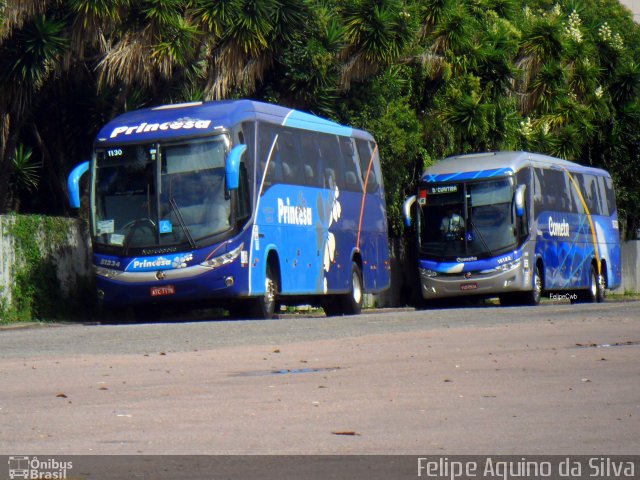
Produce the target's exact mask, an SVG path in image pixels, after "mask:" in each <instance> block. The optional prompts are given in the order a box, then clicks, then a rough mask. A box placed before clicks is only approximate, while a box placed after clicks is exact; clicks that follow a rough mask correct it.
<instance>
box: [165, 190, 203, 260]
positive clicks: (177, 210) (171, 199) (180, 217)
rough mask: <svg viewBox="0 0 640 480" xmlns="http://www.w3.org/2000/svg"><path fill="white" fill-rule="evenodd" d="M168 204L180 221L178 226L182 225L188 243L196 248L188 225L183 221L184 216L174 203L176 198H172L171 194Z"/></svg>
mask: <svg viewBox="0 0 640 480" xmlns="http://www.w3.org/2000/svg"><path fill="white" fill-rule="evenodd" d="M169 205H170V206H171V209H172V210H173V213H175V214H176V218H177V219H178V223H180V226H181V227H182V231H183V232H184V235H185V237H187V240H188V241H189V245H191V248H192V249H193V250H195V249H196V248H198V246H197V245H196V242H194V241H193V237H192V236H191V232H190V231H189V227H187V224H186V223H185V221H184V218H182V213H180V207H178V204H177V203H176V199H175V198H173V196H171V197H169Z"/></svg>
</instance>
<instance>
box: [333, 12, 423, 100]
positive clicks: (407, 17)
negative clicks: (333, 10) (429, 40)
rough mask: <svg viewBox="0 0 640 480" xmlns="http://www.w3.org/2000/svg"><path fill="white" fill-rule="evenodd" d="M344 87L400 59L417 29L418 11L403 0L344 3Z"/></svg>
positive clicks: (347, 87)
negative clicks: (416, 13) (345, 44)
mask: <svg viewBox="0 0 640 480" xmlns="http://www.w3.org/2000/svg"><path fill="white" fill-rule="evenodd" d="M341 16H342V18H343V19H344V28H345V40H346V41H347V42H348V45H347V47H346V48H345V50H344V52H343V53H342V56H343V58H344V66H343V71H342V80H341V84H342V88H343V89H344V90H348V89H349V86H350V84H351V82H352V81H362V80H364V79H366V78H367V77H368V76H370V75H371V74H373V73H376V72H378V71H379V70H380V69H382V68H385V67H388V66H389V65H391V64H392V63H393V62H394V61H396V60H398V59H399V58H401V56H402V55H403V53H404V51H405V48H406V47H407V46H409V45H410V43H411V41H412V40H413V38H414V35H415V32H416V30H417V23H416V19H415V16H416V15H415V12H414V11H413V9H411V8H409V7H408V6H407V5H406V4H405V3H404V2H403V1H402V0H356V1H345V3H344V4H343V5H342V7H341Z"/></svg>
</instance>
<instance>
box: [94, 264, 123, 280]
mask: <svg viewBox="0 0 640 480" xmlns="http://www.w3.org/2000/svg"><path fill="white" fill-rule="evenodd" d="M121 273H122V272H121V271H120V270H114V269H113V268H104V267H96V275H99V276H100V277H104V278H115V277H117V276H118V275H120V274H121Z"/></svg>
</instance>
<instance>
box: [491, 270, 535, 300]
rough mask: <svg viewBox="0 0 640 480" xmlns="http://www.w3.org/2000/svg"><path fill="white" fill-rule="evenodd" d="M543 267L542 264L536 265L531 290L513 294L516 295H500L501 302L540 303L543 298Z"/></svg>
mask: <svg viewBox="0 0 640 480" xmlns="http://www.w3.org/2000/svg"><path fill="white" fill-rule="evenodd" d="M542 290H543V286H542V269H541V268H540V265H536V268H535V270H534V271H533V275H532V277H531V290H529V291H528V292H524V293H516V294H512V295H514V297H515V298H514V297H505V298H504V300H503V297H502V296H501V297H500V304H502V305H531V306H536V305H539V304H540V299H541V298H542Z"/></svg>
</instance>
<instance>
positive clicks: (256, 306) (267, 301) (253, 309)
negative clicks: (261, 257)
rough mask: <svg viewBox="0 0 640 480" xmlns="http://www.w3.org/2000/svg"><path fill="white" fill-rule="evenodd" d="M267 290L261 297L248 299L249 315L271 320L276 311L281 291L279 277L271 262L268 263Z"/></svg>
mask: <svg viewBox="0 0 640 480" xmlns="http://www.w3.org/2000/svg"><path fill="white" fill-rule="evenodd" d="M264 283H265V292H264V295H260V296H259V297H254V298H250V299H249V300H248V301H247V315H248V316H249V317H251V318H261V319H264V320H269V319H270V318H273V315H274V313H275V311H276V302H277V296H278V292H279V286H278V278H277V277H276V275H275V273H274V270H273V268H272V267H271V264H270V263H269V264H267V271H266V273H265V280H264Z"/></svg>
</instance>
